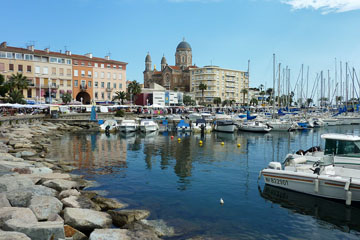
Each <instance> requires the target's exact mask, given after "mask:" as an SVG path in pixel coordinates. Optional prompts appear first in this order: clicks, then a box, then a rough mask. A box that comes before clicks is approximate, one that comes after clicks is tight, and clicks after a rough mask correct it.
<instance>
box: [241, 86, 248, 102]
mask: <svg viewBox="0 0 360 240" xmlns="http://www.w3.org/2000/svg"><path fill="white" fill-rule="evenodd" d="M240 93H242V94H243V106H245V95H246V94H247V93H248V90H247V89H246V88H243V89H241V91H240Z"/></svg>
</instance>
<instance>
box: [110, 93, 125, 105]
mask: <svg viewBox="0 0 360 240" xmlns="http://www.w3.org/2000/svg"><path fill="white" fill-rule="evenodd" d="M125 99H126V92H124V91H116V92H115V97H113V99H112V101H116V100H119V101H121V105H124V100H125Z"/></svg>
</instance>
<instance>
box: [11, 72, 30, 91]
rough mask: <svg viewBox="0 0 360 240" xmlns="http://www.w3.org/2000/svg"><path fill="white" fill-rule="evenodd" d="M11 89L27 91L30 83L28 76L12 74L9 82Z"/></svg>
mask: <svg viewBox="0 0 360 240" xmlns="http://www.w3.org/2000/svg"><path fill="white" fill-rule="evenodd" d="M7 84H9V86H10V88H11V89H17V90H23V89H27V87H28V85H29V82H28V79H27V78H26V76H24V75H22V73H16V75H15V74H12V75H11V77H10V79H9V81H8V82H7Z"/></svg>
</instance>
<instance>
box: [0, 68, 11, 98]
mask: <svg viewBox="0 0 360 240" xmlns="http://www.w3.org/2000/svg"><path fill="white" fill-rule="evenodd" d="M4 82H5V77H4V75H1V74H0V96H2V97H5V95H6V93H7V92H8V91H9V87H8V86H7V84H4Z"/></svg>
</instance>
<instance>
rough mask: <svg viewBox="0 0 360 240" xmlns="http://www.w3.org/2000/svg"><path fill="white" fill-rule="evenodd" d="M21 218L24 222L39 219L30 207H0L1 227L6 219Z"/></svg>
mask: <svg viewBox="0 0 360 240" xmlns="http://www.w3.org/2000/svg"><path fill="white" fill-rule="evenodd" d="M10 219H20V220H21V221H23V222H24V223H36V222H37V219H36V216H35V215H34V213H33V212H32V211H31V210H30V209H29V208H17V207H3V208H0V228H3V226H4V224H5V222H6V221H8V220H10Z"/></svg>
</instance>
